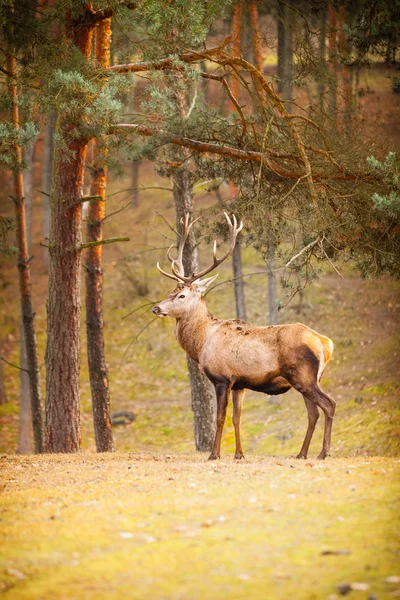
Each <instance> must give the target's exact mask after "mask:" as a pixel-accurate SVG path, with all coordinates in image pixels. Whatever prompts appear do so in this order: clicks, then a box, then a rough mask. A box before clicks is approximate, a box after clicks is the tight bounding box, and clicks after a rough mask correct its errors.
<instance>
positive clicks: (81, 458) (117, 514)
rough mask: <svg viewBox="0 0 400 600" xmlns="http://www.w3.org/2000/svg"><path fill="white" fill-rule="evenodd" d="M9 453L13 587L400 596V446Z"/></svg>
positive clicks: (101, 593) (64, 593) (6, 506)
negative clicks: (331, 455) (219, 453)
mask: <svg viewBox="0 0 400 600" xmlns="http://www.w3.org/2000/svg"><path fill="white" fill-rule="evenodd" d="M232 458H233V457H232V455H225V456H223V458H222V459H221V460H219V461H217V462H214V461H212V462H208V461H207V460H206V455H203V454H194V453H192V454H179V453H178V454H150V453H134V454H133V453H131V454H114V455H95V454H88V453H84V454H80V455H73V456H65V455H64V456H60V455H56V456H30V457H17V456H2V457H1V458H0V464H1V470H2V483H1V488H2V493H1V495H0V511H1V513H0V516H1V533H0V535H1V537H0V539H1V544H0V548H1V550H0V557H1V560H0V589H1V590H2V592H3V593H4V596H5V598H9V599H10V600H11V599H13V600H24V599H26V600H36V599H41V600H47V599H48V600H50V599H54V598H57V600H71V599H74V600H81V599H85V600H90V599H92V598H96V599H102V598H107V599H108V600H112V599H119V598H137V599H143V598H151V599H152V600H158V599H160V600H161V599H162V600H165V599H171V600H172V599H177V600H178V599H179V600H197V599H207V600H208V599H212V600H218V599H222V598H230V599H232V600H236V599H243V600H245V599H246V600H247V599H257V600H258V599H260V600H261V599H262V600H264V599H268V600H269V599H271V600H278V599H281V600H286V599H288V598H296V600H301V599H304V600H306V599H307V600H310V599H316V600H317V599H318V600H319V599H325V598H326V599H329V600H334V599H335V598H339V597H341V594H342V593H343V592H344V591H346V590H347V592H348V593H349V597H350V598H351V599H354V600H361V599H362V600H367V599H368V598H370V599H372V598H379V600H384V599H386V598H387V599H390V598H398V597H400V568H399V566H400V554H399V553H400V543H399V542H400V539H399V534H400V529H399V509H400V459H390V458H341V459H327V460H326V461H324V462H321V461H316V460H315V459H309V460H306V461H298V460H295V459H292V458H286V459H283V458H278V457H266V456H260V455H258V456H257V455H250V454H249V455H248V457H247V458H246V459H245V460H242V461H233V460H232Z"/></svg>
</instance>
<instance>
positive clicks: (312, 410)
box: [296, 396, 319, 458]
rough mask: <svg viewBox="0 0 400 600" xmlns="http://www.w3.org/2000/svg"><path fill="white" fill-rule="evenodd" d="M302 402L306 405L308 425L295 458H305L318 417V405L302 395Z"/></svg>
mask: <svg viewBox="0 0 400 600" xmlns="http://www.w3.org/2000/svg"><path fill="white" fill-rule="evenodd" d="M303 398H304V402H305V404H306V407H307V412H308V427H307V432H306V437H305V438H304V442H303V445H302V447H301V450H300V452H299V454H298V455H297V456H296V458H307V454H308V449H309V447H310V442H311V438H312V436H313V433H314V429H315V425H316V423H317V421H318V419H319V412H318V406H317V405H316V404H315V402H314V401H313V400H309V399H308V398H306V396H303Z"/></svg>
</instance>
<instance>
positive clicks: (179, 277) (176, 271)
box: [157, 212, 243, 285]
mask: <svg viewBox="0 0 400 600" xmlns="http://www.w3.org/2000/svg"><path fill="white" fill-rule="evenodd" d="M224 215H225V218H226V220H227V223H228V227H229V235H230V239H231V243H230V245H229V249H228V251H227V252H226V253H225V254H224V255H223V256H222V257H221V258H217V241H216V240H215V241H214V244H213V263H212V265H211V266H210V267H207V268H206V269H203V270H202V271H200V272H199V273H192V274H191V275H188V276H185V271H184V268H183V249H184V246H185V242H186V240H187V238H188V236H189V233H190V230H191V228H192V227H193V225H194V224H195V223H197V221H198V220H199V219H200V217H197V219H194V220H193V221H192V222H191V223H190V222H189V219H190V215H189V213H185V217H184V218H183V217H182V219H181V228H182V232H181V235H180V239H179V244H178V257H177V258H176V259H174V258H172V256H171V249H172V248H173V245H172V246H170V247H169V248H168V251H167V256H168V259H169V261H170V262H171V269H172V273H167V272H166V271H164V270H163V269H162V268H161V267H160V265H159V263H157V269H158V270H159V271H160V273H162V274H163V275H165V276H166V277H169V278H170V279H174V280H175V281H179V282H180V283H186V284H188V285H189V284H191V283H193V282H194V281H196V280H197V279H200V278H201V277H204V275H207V273H210V272H211V271H213V270H214V269H215V268H216V267H218V265H220V264H221V263H222V262H224V260H226V259H227V258H228V256H229V255H230V254H232V252H233V249H234V247H235V244H236V238H237V236H238V233H239V232H240V231H242V229H243V222H242V221H240V225H239V226H238V223H237V219H236V216H235V215H232V221H231V219H230V218H229V216H228V214H227V213H226V212H224Z"/></svg>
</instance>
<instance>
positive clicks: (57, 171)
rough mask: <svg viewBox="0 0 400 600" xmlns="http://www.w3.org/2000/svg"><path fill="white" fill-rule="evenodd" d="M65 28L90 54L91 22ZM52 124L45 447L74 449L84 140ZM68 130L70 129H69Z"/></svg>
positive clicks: (61, 120)
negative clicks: (57, 140)
mask: <svg viewBox="0 0 400 600" xmlns="http://www.w3.org/2000/svg"><path fill="white" fill-rule="evenodd" d="M67 31H68V34H69V36H70V37H71V38H72V41H73V43H74V44H75V46H77V47H78V48H79V49H80V51H81V52H82V54H83V55H84V56H85V57H86V58H89V57H90V51H91V42H92V34H93V26H92V25H91V24H90V25H86V24H84V23H81V24H79V26H76V24H74V23H72V22H71V23H70V24H69V27H68V30H67ZM56 130H57V132H58V133H59V135H62V136H63V138H64V141H65V144H66V148H65V149H64V148H58V149H57V152H55V154H54V167H53V182H52V191H51V199H50V206H51V227H50V243H49V246H50V248H49V293H48V303H47V347H46V450H47V452H77V451H78V450H79V447H80V441H81V425H80V410H79V375H80V279H81V275H80V267H81V249H80V245H81V241H82V237H81V215H82V204H81V197H82V187H83V176H84V168H85V158H86V150H87V140H85V139H76V138H75V137H74V123H71V122H70V121H68V120H65V117H64V114H63V113H62V111H59V112H58V116H57V125H56ZM69 132H71V133H69Z"/></svg>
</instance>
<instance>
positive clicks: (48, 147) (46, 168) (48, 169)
mask: <svg viewBox="0 0 400 600" xmlns="http://www.w3.org/2000/svg"><path fill="white" fill-rule="evenodd" d="M56 116H57V115H56V113H55V112H54V111H52V112H51V113H50V117H49V122H48V123H47V125H46V129H45V133H44V157H43V192H45V193H44V194H42V210H43V221H42V232H43V238H44V240H45V242H46V245H47V242H48V239H49V235H50V197H49V196H50V193H51V180H52V176H53V158H54V134H55V130H56ZM46 194H48V195H46ZM43 264H44V265H45V266H47V265H48V264H49V251H48V249H47V248H45V247H43Z"/></svg>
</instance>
